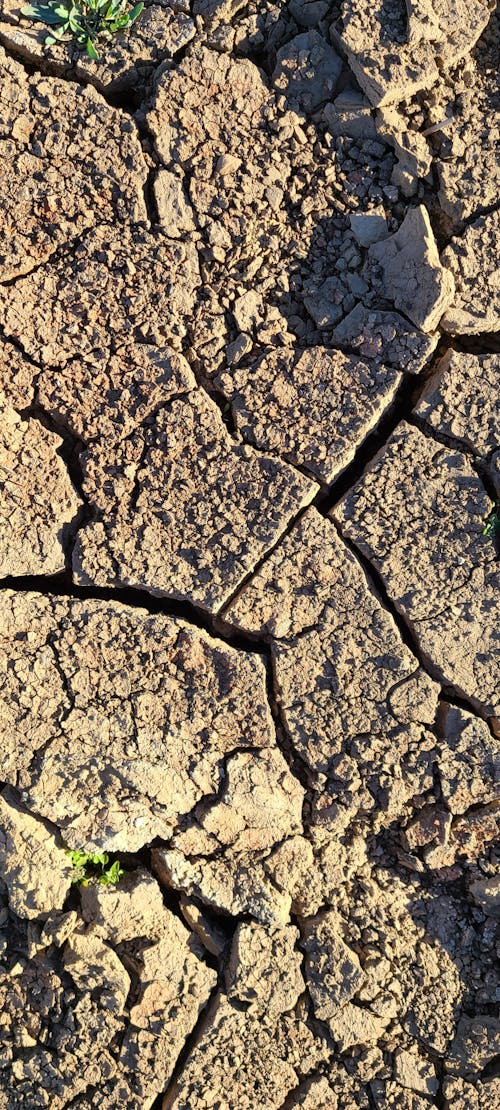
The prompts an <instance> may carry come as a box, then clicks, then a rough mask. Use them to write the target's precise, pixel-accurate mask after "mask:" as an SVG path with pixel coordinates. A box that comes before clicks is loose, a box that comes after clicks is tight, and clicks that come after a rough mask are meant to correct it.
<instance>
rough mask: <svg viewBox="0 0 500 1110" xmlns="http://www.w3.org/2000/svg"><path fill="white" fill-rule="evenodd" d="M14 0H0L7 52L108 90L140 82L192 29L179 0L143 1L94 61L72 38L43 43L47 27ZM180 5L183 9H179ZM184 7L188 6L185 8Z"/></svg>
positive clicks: (0, 26) (1, 34) (0, 22)
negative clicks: (124, 28)
mask: <svg viewBox="0 0 500 1110" xmlns="http://www.w3.org/2000/svg"><path fill="white" fill-rule="evenodd" d="M21 6H22V5H21V3H20V2H19V0H1V3H0V42H1V43H2V45H3V46H5V48H6V49H7V50H8V51H9V52H10V53H12V54H15V55H17V56H18V57H20V58H22V59H24V60H26V61H28V62H36V63H38V64H39V65H41V66H42V67H46V68H47V70H49V72H50V73H57V74H61V75H69V76H71V78H73V79H74V78H76V79H77V80H79V81H88V82H90V83H91V84H92V85H95V87H96V88H97V89H99V90H105V91H106V92H107V93H117V92H119V93H122V92H124V91H130V90H132V89H136V88H137V87H140V86H141V85H143V84H144V83H145V81H146V80H147V77H148V75H149V74H150V72H151V70H152V69H153V68H154V67H155V66H157V65H159V64H160V62H162V61H165V60H166V59H168V58H173V57H174V56H175V55H176V54H177V53H178V51H179V50H182V49H183V48H184V47H185V46H187V44H188V42H190V40H191V39H192V38H193V37H194V35H195V33H196V29H195V24H194V22H193V20H192V19H190V18H189V14H188V10H189V9H188V7H187V5H183V3H182V0H181V2H179V3H176V2H175V0H174V2H173V3H172V4H170V3H168V0H165V2H164V3H155V0H153V2H152V3H150V4H148V6H147V7H146V9H145V10H144V11H143V12H142V15H141V16H140V17H139V19H138V21H137V23H135V24H134V27H133V30H132V31H131V32H128V31H122V32H121V33H120V34H118V35H113V37H112V39H111V40H110V42H107V43H106V45H105V48H104V49H103V50H102V51H101V56H100V58H99V59H98V60H97V61H95V60H94V61H91V60H90V59H89V58H88V57H87V56H86V54H85V53H83V52H81V51H79V50H78V49H75V47H74V46H73V44H72V43H71V41H69V42H65V43H55V44H54V45H52V46H50V47H48V46H46V45H45V38H46V35H47V33H48V32H47V28H46V27H45V26H43V24H40V23H33V20H30V19H26V18H23V16H22V15H21V14H20V8H21ZM183 8H184V10H183ZM186 9H187V10H186Z"/></svg>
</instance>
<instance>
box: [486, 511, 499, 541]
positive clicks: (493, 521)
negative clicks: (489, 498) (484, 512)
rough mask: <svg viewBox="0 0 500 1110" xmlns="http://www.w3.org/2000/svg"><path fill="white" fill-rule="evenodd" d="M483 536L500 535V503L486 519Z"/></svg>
mask: <svg viewBox="0 0 500 1110" xmlns="http://www.w3.org/2000/svg"><path fill="white" fill-rule="evenodd" d="M483 536H491V537H492V538H493V537H495V536H500V505H497V507H496V509H493V510H492V511H491V513H490V515H489V517H487V519H486V524H485V526H484V528H483Z"/></svg>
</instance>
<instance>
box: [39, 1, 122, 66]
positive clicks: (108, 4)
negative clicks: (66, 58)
mask: <svg viewBox="0 0 500 1110" xmlns="http://www.w3.org/2000/svg"><path fill="white" fill-rule="evenodd" d="M143 7H144V4H143V3H140V4H136V5H135V8H132V9H131V11H127V0H47V2H46V3H45V4H26V6H25V7H24V8H21V15H24V16H26V18H27V19H35V20H37V21H38V22H39V23H46V24H47V25H48V26H49V27H50V34H48V35H46V37H45V43H46V45H48V46H53V45H54V43H56V42H64V41H67V40H68V39H73V41H74V42H75V43H76V45H77V46H78V47H79V49H80V50H82V51H83V50H86V51H87V54H88V56H89V58H92V59H93V61H97V60H98V59H99V54H98V53H97V49H96V42H97V41H98V40H99V39H110V38H111V36H112V35H113V34H115V32H116V31H125V30H126V29H127V28H128V27H131V26H132V24H133V23H135V21H136V19H137V18H138V16H140V14H141V12H142V9H143Z"/></svg>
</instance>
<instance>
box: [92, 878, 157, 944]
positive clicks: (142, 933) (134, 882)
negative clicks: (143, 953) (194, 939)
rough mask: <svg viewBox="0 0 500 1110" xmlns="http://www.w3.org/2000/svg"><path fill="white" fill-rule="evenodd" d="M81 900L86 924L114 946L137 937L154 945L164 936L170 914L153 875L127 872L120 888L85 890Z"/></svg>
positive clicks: (101, 887) (107, 887)
mask: <svg viewBox="0 0 500 1110" xmlns="http://www.w3.org/2000/svg"><path fill="white" fill-rule="evenodd" d="M80 897H81V902H82V916H83V919H84V921H86V922H88V924H89V925H92V926H93V931H94V932H96V931H99V932H100V933H101V934H102V936H103V937H104V939H105V940H106V941H107V942H108V943H110V944H112V945H116V944H121V943H122V941H127V940H133V938H134V937H147V938H148V940H150V941H151V942H152V941H153V940H155V939H158V937H159V936H160V935H161V933H162V932H163V928H164V924H165V920H166V917H167V911H166V910H165V906H164V904H163V898H162V893H161V890H160V887H159V886H158V883H157V882H156V881H155V879H154V878H153V876H152V875H151V874H150V873H149V871H146V870H138V871H127V872H126V873H125V875H124V877H123V878H122V879H120V883H119V885H118V886H111V885H110V886H101V885H99V884H98V883H91V884H90V885H89V886H82V888H81V891H80Z"/></svg>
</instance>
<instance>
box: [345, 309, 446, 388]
mask: <svg viewBox="0 0 500 1110" xmlns="http://www.w3.org/2000/svg"><path fill="white" fill-rule="evenodd" d="M332 338H333V341H334V343H338V344H339V346H341V347H346V348H347V349H348V350H352V351H353V352H354V354H356V355H358V356H360V357H361V358H366V359H367V360H369V361H370V363H371V362H372V360H373V359H375V360H376V361H377V363H378V364H379V365H380V366H384V365H389V366H396V367H397V368H398V369H399V370H403V371H405V372H406V373H407V374H419V373H420V371H421V370H423V369H424V367H425V366H426V365H427V363H428V362H429V361H430V359H431V355H432V353H433V351H434V350H435V348H436V346H437V342H438V333H435V334H432V335H426V334H425V333H424V332H423V331H420V329H419V328H415V327H412V326H411V325H410V324H409V322H408V320H405V318H404V316H400V315H399V313H397V312H383V311H380V310H379V309H372V308H366V307H365V306H364V305H362V304H360V303H359V304H357V305H356V307H355V308H353V309H352V312H349V314H348V315H347V316H345V317H344V319H343V320H342V321H341V323H340V324H337V326H336V327H335V328H334V330H333V332H332Z"/></svg>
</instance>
